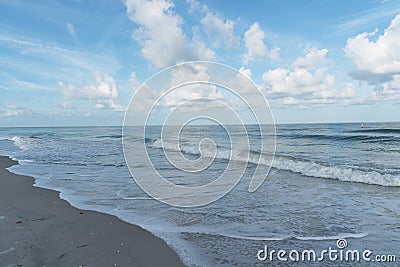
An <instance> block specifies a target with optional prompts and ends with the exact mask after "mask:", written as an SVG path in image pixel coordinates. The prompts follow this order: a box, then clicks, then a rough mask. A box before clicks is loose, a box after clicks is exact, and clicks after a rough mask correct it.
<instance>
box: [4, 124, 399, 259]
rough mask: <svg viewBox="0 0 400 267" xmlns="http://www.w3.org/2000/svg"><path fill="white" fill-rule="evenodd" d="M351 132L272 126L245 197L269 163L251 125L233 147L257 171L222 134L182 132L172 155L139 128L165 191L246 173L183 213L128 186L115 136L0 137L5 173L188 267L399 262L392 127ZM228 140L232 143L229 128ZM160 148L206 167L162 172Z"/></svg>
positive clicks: (20, 132) (77, 130)
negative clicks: (122, 225)
mask: <svg viewBox="0 0 400 267" xmlns="http://www.w3.org/2000/svg"><path fill="white" fill-rule="evenodd" d="M360 125H361V124H360V123H334V124H290V125H276V153H275V157H274V160H273V162H272V167H271V169H270V171H269V174H268V177H267V179H266V180H265V181H264V182H263V183H262V185H261V186H260V187H259V188H258V189H257V190H256V191H255V192H252V193H250V192H249V190H248V189H249V184H250V182H251V178H252V174H253V173H254V172H255V169H256V168H257V165H256V164H255V163H258V164H263V162H264V161H263V159H264V158H265V162H266V165H268V162H269V161H270V159H271V155H264V154H262V155H260V154H259V150H257V149H256V147H257V138H255V137H256V136H258V132H257V127H256V126H252V125H248V126H246V129H247V130H248V132H249V137H245V136H240V135H239V136H238V137H239V138H249V139H250V148H251V149H252V150H251V151H250V154H251V155H253V156H257V158H261V161H253V160H252V158H253V157H241V154H240V153H238V154H235V157H234V159H233V160H232V162H229V159H230V151H231V149H232V148H231V147H230V145H229V136H227V135H226V132H225V131H224V129H223V128H221V127H218V126H216V125H191V126H188V127H187V129H186V130H185V132H184V134H183V135H182V140H180V145H179V146H178V149H177V147H175V146H173V145H171V146H169V145H168V140H164V143H162V142H161V139H160V132H161V127H158V126H148V128H149V129H148V131H147V132H146V140H145V144H146V149H147V153H148V155H149V157H150V158H151V162H152V164H153V166H154V167H155V168H156V169H157V170H158V171H159V172H160V173H162V175H163V176H164V177H166V178H167V179H168V180H170V181H171V182H173V183H175V184H180V185H190V186H201V185H204V184H207V183H209V182H211V181H213V179H215V178H216V177H217V176H218V175H220V174H221V173H224V170H225V169H226V168H227V166H228V165H229V163H232V164H234V166H236V165H237V166H243V165H245V172H244V175H243V177H242V179H240V181H239V182H238V183H237V185H236V186H235V187H234V188H233V189H232V190H231V191H230V192H229V193H227V194H226V195H225V196H223V197H222V198H220V199H218V200H216V201H214V202H212V203H210V204H207V205H204V206H200V207H190V208H185V207H176V206H171V205H168V204H165V203H162V202H160V201H158V200H155V199H153V198H152V197H151V196H149V195H148V194H146V193H145V192H144V191H143V190H142V189H141V188H140V187H139V186H138V185H137V184H136V183H135V181H134V179H133V178H132V176H131V174H130V172H129V170H128V167H127V165H126V163H125V158H124V154H123V147H122V128H121V127H65V128H64V127H56V128H0V154H1V155H6V156H10V157H11V158H13V159H15V160H18V161H19V163H20V164H19V165H15V166H13V167H11V168H10V170H11V171H12V172H14V173H17V174H23V175H30V176H33V177H34V178H35V186H38V187H44V188H49V189H54V190H58V191H60V197H61V198H63V199H66V200H68V201H69V202H70V203H71V204H72V205H73V206H76V207H78V208H80V209H88V210H96V211H100V212H104V213H108V214H113V215H116V216H118V217H119V218H121V219H122V220H124V221H127V222H129V223H132V224H137V225H139V226H141V227H143V228H145V229H147V230H149V231H150V232H152V233H153V234H155V235H156V236H158V237H160V238H162V239H164V240H165V241H166V242H167V243H168V244H169V245H170V246H171V247H172V248H174V250H175V251H176V252H177V253H178V255H179V256H180V257H181V259H182V260H183V262H184V263H185V264H187V265H189V266H266V265H273V266H287V265H292V264H291V263H293V262H291V261H296V257H295V256H296V254H295V253H294V254H293V253H292V254H291V256H293V257H294V260H293V259H291V258H288V255H289V252H290V251H299V255H300V258H299V259H297V262H296V265H297V266H309V265H310V264H311V265H312V264H314V265H316V266H320V265H321V262H318V256H321V255H323V253H322V251H323V250H329V248H332V249H336V250H337V251H338V254H337V256H338V258H337V259H334V260H332V259H329V258H328V254H324V255H325V257H324V258H323V259H322V260H323V261H324V263H323V266H338V265H341V264H344V265H346V266H352V265H354V266H365V262H364V263H362V262H361V263H360V262H355V261H350V262H349V261H346V262H344V261H345V259H343V257H342V258H340V253H342V252H343V255H344V254H345V253H346V251H347V250H359V251H361V252H363V251H367V250H368V251H371V257H370V258H372V260H371V262H372V263H373V262H374V261H377V259H378V258H376V257H375V256H376V255H378V256H385V259H388V258H389V257H386V256H389V255H396V253H397V254H398V255H397V256H398V257H397V258H398V260H400V258H399V257H400V254H399V249H400V164H399V163H400V123H367V124H366V125H365V128H361V127H360ZM131 131H132V132H133V133H134V132H135V128H134V127H133V128H131ZM230 132H231V133H233V135H235V126H231V131H230ZM202 138H209V139H212V140H213V141H214V142H215V145H216V147H214V148H216V151H211V150H209V149H211V147H209V146H207V145H204V146H202V147H201V149H200V148H199V140H201V139H202ZM263 138H269V137H268V136H267V137H263ZM253 147H254V150H253ZM164 149H165V150H168V153H169V154H170V155H173V154H174V153H175V154H177V155H178V154H179V155H180V154H181V153H182V154H183V155H184V156H185V157H187V158H189V159H192V160H196V159H198V158H199V157H200V155H201V156H203V157H205V158H208V157H212V158H214V159H213V161H212V163H211V164H210V165H209V166H208V167H207V168H205V169H204V171H202V172H198V173H190V172H183V171H182V170H177V169H176V166H174V165H171V164H170V162H169V161H168V159H167V158H166V157H165V153H164ZM199 149H200V150H199ZM142 171H143V170H142ZM144 171H146V170H144ZM228 175H230V174H229V173H228ZM232 175H234V173H232ZM339 241H340V242H345V245H346V246H343V245H342V243H341V244H340V246H339ZM266 248H267V249H266ZM266 250H267V251H266ZM272 250H275V251H276V252H275V254H273V255H272V256H274V255H275V256H274V257H272V258H270V257H269V256H270V252H271V251H272ZM279 250H284V251H286V252H287V253H286V254H285V255H286V256H284V257H283V258H285V257H286V261H285V260H280V259H278V258H277V251H279ZM305 250H306V251H307V250H315V251H316V254H317V259H316V260H315V261H313V260H312V259H311V260H307V259H304V260H302V259H301V254H302V252H303V251H305ZM265 252H268V253H267V255H268V257H266V255H265V254H266V253H265ZM155 253H156V252H155ZM282 255H283V254H282ZM282 255H281V256H282ZM264 256H265V257H264ZM380 258H381V259H382V257H380ZM361 260H362V259H361ZM338 261H341V262H342V263H338ZM371 262H370V264H371ZM375 263H376V262H375ZM376 264H378V263H376ZM386 264H387V265H388V266H394V265H395V263H389V262H388V263H386ZM382 265H385V264H382V263H379V266H382Z"/></svg>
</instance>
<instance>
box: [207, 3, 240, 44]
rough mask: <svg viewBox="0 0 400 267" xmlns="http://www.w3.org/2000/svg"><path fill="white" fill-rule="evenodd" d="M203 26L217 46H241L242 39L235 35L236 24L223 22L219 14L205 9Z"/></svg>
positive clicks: (230, 21) (227, 21)
mask: <svg viewBox="0 0 400 267" xmlns="http://www.w3.org/2000/svg"><path fill="white" fill-rule="evenodd" d="M201 24H202V25H203V26H204V29H205V31H206V33H207V34H208V36H209V37H210V38H211V39H213V40H214V42H213V43H214V45H215V46H220V45H222V44H223V45H224V46H225V47H226V48H228V49H230V48H235V47H238V46H239V44H240V38H239V37H238V36H236V35H235V33H234V27H235V22H234V21H232V20H229V19H227V20H225V21H224V20H223V19H222V18H221V17H220V16H218V15H217V14H215V13H213V12H211V11H209V10H208V8H205V15H204V17H203V18H202V19H201Z"/></svg>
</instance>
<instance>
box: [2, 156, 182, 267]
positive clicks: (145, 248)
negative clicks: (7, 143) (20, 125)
mask: <svg viewBox="0 0 400 267" xmlns="http://www.w3.org/2000/svg"><path fill="white" fill-rule="evenodd" d="M16 164H18V162H17V161H14V160H12V159H10V158H8V157H5V156H0V236H1V239H0V263H1V264H2V265H3V266H184V265H183V263H182V261H181V260H180V259H179V257H178V256H177V254H176V253H175V252H174V251H173V250H172V248H170V247H169V246H168V245H167V244H166V243H165V241H163V240H162V239H160V238H158V237H155V236H154V235H152V234H151V233H150V232H148V231H146V230H144V229H142V228H140V227H139V226H136V225H133V224H129V223H126V222H124V221H122V220H120V219H118V218H117V217H116V216H113V215H108V214H104V213H100V212H96V211H89V210H80V209H78V208H75V207H73V206H71V205H70V204H69V203H68V202H67V201H65V200H62V199H60V198H59V192H58V191H54V190H49V189H44V188H39V187H34V186H33V184H34V178H33V177H30V176H23V175H17V174H14V173H11V172H10V171H8V170H7V169H6V168H8V167H11V166H13V165H16Z"/></svg>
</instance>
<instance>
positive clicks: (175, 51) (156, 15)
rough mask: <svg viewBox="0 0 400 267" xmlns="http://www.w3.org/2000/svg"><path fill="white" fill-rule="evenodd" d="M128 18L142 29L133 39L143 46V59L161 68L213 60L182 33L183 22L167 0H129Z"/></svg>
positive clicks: (204, 49)
mask: <svg viewBox="0 0 400 267" xmlns="http://www.w3.org/2000/svg"><path fill="white" fill-rule="evenodd" d="M125 5H126V9H127V14H128V16H129V18H130V20H131V21H133V22H134V23H135V24H137V25H138V26H139V28H138V29H137V30H136V31H135V32H134V34H133V38H134V39H135V40H136V41H138V42H139V44H140V45H141V46H142V50H141V52H142V55H143V57H144V58H146V59H147V60H149V62H151V63H152V64H153V65H154V66H156V67H158V68H162V67H166V66H169V65H172V64H175V63H177V62H181V61H184V60H197V59H203V60H212V59H213V58H214V52H213V51H211V50H210V49H208V48H207V47H206V46H205V44H204V43H202V42H201V41H199V40H190V39H189V38H188V37H187V36H186V35H185V33H184V32H183V29H182V25H183V19H182V17H181V16H179V14H177V13H175V12H174V11H173V7H174V5H173V3H172V2H171V1H167V0H158V1H148V0H126V1H125Z"/></svg>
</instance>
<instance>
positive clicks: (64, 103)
mask: <svg viewBox="0 0 400 267" xmlns="http://www.w3.org/2000/svg"><path fill="white" fill-rule="evenodd" d="M399 51H400V2H399V1H395V0H380V1H379V0H349V1H337V0H325V1H320V0H307V1H298V0H291V1H289V0H286V1H282V0H253V1H243V0H237V1H230V0H218V1H215V0H213V1H212V0H205V1H200V0H187V1H186V0H175V1H172V0H155V1H147V0H124V1H120V0H107V1H106V0H87V1H84V0H69V1H68V0H65V1H64V0H62V1H61V0H60V1H58V0H38V1H22V0H13V1H8V0H0V126H80V125H82V126H84V125H122V123H123V119H124V113H125V110H126V108H127V106H128V104H129V101H130V99H131V97H132V95H133V93H134V92H135V91H136V90H138V88H139V87H140V85H141V84H142V83H143V82H145V81H146V80H147V79H149V78H150V77H151V76H152V75H153V74H155V73H157V72H159V71H161V70H163V69H164V68H166V67H169V66H172V65H174V64H177V63H182V62H185V61H194V60H202V61H213V62H218V63H222V64H226V65H229V66H232V67H233V68H235V69H237V70H240V72H241V73H244V74H245V75H247V76H248V77H250V78H251V79H252V80H253V81H254V83H255V84H256V85H257V87H258V88H259V89H260V90H261V91H262V93H263V94H264V96H265V97H266V98H267V100H268V102H269V105H270V107H271V109H272V113H273V115H274V118H275V122H276V123H316V122H370V121H399V114H400V52H399ZM172 97H173V96H172Z"/></svg>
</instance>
